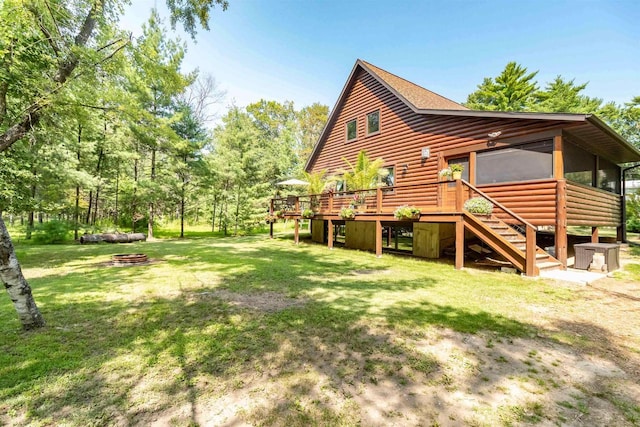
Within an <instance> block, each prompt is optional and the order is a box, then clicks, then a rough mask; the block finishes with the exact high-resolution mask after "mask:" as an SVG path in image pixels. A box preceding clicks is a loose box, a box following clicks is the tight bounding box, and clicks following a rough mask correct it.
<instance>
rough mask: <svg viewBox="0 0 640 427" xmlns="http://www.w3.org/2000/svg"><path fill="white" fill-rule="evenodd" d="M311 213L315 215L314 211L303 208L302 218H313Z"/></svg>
mask: <svg viewBox="0 0 640 427" xmlns="http://www.w3.org/2000/svg"><path fill="white" fill-rule="evenodd" d="M313 215H315V212H314V211H312V210H311V209H305V210H303V211H302V218H306V219H309V218H313Z"/></svg>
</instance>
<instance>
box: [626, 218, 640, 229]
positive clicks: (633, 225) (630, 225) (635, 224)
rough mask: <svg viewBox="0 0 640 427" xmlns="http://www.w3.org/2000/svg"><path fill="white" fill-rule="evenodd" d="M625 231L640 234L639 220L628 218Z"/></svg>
mask: <svg viewBox="0 0 640 427" xmlns="http://www.w3.org/2000/svg"><path fill="white" fill-rule="evenodd" d="M627 231H630V232H632V233H640V218H630V219H628V220H627Z"/></svg>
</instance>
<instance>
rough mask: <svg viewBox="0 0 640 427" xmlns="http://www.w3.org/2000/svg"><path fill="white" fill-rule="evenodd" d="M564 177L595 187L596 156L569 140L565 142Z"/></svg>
mask: <svg viewBox="0 0 640 427" xmlns="http://www.w3.org/2000/svg"><path fill="white" fill-rule="evenodd" d="M562 148H563V156H562V157H563V159H564V177H565V178H566V179H568V180H569V181H573V182H577V183H578V184H583V185H588V186H591V187H593V185H594V182H593V178H594V174H593V171H594V170H595V168H596V156H594V155H593V154H591V153H588V152H587V151H585V150H583V149H582V148H580V147H578V146H577V145H573V144H571V143H569V142H565V143H564V144H563V147H562Z"/></svg>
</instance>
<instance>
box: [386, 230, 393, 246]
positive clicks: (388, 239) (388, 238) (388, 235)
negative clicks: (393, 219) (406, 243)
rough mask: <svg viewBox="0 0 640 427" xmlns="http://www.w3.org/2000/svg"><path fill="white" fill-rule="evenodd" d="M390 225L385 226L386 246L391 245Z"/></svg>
mask: <svg viewBox="0 0 640 427" xmlns="http://www.w3.org/2000/svg"><path fill="white" fill-rule="evenodd" d="M391 230H392V228H391V227H387V247H389V246H391Z"/></svg>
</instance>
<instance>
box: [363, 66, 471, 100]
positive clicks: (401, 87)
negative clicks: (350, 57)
mask: <svg viewBox="0 0 640 427" xmlns="http://www.w3.org/2000/svg"><path fill="white" fill-rule="evenodd" d="M360 62H361V63H362V65H363V66H364V67H365V68H367V69H368V71H369V72H370V73H372V74H375V75H376V76H377V77H379V78H380V79H381V80H382V81H383V82H385V83H386V84H387V85H388V86H389V87H390V88H391V89H392V90H394V91H395V92H396V93H397V94H398V95H400V96H402V97H403V98H404V99H406V100H407V101H408V102H410V103H411V104H413V106H414V107H415V108H417V109H418V110H468V108H467V107H465V106H463V105H460V104H458V103H457V102H454V101H452V100H450V99H448V98H445V97H444V96H440V95H438V94H437V93H434V92H431V91H430V90H427V89H425V88H423V87H421V86H418V85H417V84H415V83H411V82H410V81H408V80H405V79H403V78H402V77H398V76H396V75H395V74H391V73H390V72H388V71H385V70H383V69H382V68H378V67H376V66H375V65H372V64H369V63H368V62H366V61H363V60H362V59H361V60H360Z"/></svg>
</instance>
